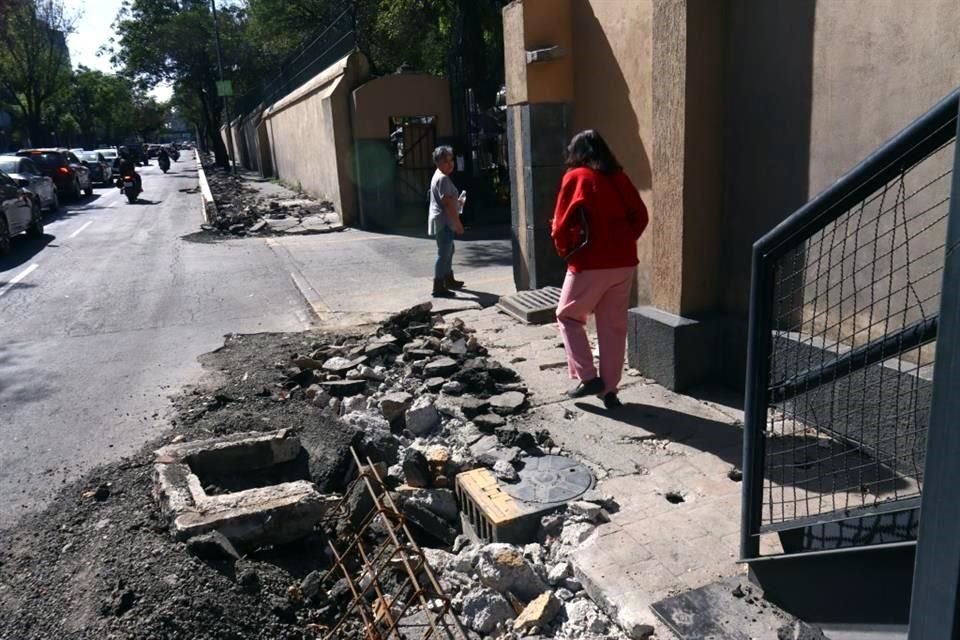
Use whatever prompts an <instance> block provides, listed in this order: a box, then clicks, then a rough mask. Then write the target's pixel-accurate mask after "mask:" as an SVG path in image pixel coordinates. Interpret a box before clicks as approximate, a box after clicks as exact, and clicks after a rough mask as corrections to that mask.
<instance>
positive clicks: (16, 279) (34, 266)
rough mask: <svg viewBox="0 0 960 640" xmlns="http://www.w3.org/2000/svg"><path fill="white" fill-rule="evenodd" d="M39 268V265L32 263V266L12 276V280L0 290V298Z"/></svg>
mask: <svg viewBox="0 0 960 640" xmlns="http://www.w3.org/2000/svg"><path fill="white" fill-rule="evenodd" d="M39 267H40V265H38V264H37V263H36V262H34V263H33V264H32V265H30V266H29V267H27V268H26V269H24V270H23V271H21V272H20V273H18V274H17V275H16V276H14V278H13V280H11V281H10V282H8V283H7V284H6V285H4V287H3V288H2V289H0V297H2V296H3V294H5V293H6V292H7V291H10V289H13V287H14V286H16V284H17V283H18V282H20V281H21V280H23V279H24V278H26V277H27V276H28V275H30V274H31V273H33V272H34V271H36V270H37V268H39Z"/></svg>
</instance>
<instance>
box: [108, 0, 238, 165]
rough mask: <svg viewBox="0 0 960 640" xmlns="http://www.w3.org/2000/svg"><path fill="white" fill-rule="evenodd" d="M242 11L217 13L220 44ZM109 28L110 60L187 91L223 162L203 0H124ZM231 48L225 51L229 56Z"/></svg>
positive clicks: (135, 74)
mask: <svg viewBox="0 0 960 640" xmlns="http://www.w3.org/2000/svg"><path fill="white" fill-rule="evenodd" d="M243 16H244V12H243V10H242V9H241V8H238V7H225V8H223V9H222V10H221V11H220V12H219V22H220V27H221V31H222V32H223V33H224V34H225V35H226V36H228V37H226V38H224V44H225V46H226V45H230V43H231V42H234V41H235V40H236V39H237V38H234V37H231V34H235V33H237V32H239V31H242V29H243V26H242V25H243V22H244V19H243ZM115 32H116V46H115V47H114V48H113V60H114V62H115V63H116V64H118V65H120V66H122V67H123V68H124V69H125V70H126V72H127V73H128V74H129V75H130V76H131V77H132V78H134V79H136V80H139V81H143V82H145V83H147V84H150V85H153V84H157V83H160V82H169V83H172V84H173V85H174V87H175V90H177V91H178V92H180V93H187V94H189V96H190V98H189V100H188V101H189V102H190V103H191V104H192V106H194V107H196V109H195V110H194V113H195V114H196V115H198V116H199V117H200V119H201V130H203V131H205V132H206V133H207V136H208V138H209V140H210V142H211V143H212V144H213V148H214V152H215V154H216V157H217V161H218V163H220V164H226V163H227V153H226V149H225V147H224V145H223V141H222V140H221V139H220V135H219V129H220V125H221V122H222V117H221V111H220V105H221V100H220V99H219V98H217V92H216V81H217V79H218V77H219V75H218V68H217V50H216V39H215V35H214V33H215V32H214V25H213V18H212V15H211V12H210V5H209V4H208V2H207V1H206V0H126V1H125V2H124V5H123V9H122V10H121V13H120V15H119V16H118V18H117V22H116V23H115ZM234 53H236V52H235V51H233V50H231V55H233V54H234ZM224 57H225V58H227V59H228V60H234V59H236V57H227V56H224ZM237 57H238V56H237ZM230 64H235V63H230ZM180 101H181V102H185V101H187V100H186V99H185V98H181V100H180Z"/></svg>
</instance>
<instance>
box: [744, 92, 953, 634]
mask: <svg viewBox="0 0 960 640" xmlns="http://www.w3.org/2000/svg"><path fill="white" fill-rule="evenodd" d="M958 100H960V92H955V93H954V94H952V95H951V96H949V97H948V98H946V99H944V100H943V101H941V102H940V103H939V104H937V105H936V106H935V107H934V108H933V109H931V110H930V111H929V112H928V113H926V114H925V115H923V116H922V117H920V118H919V119H918V120H916V121H915V122H914V123H913V124H911V125H910V126H909V127H907V128H906V129H904V130H903V131H902V132H901V133H900V134H898V135H897V136H896V137H894V138H893V139H892V140H890V141H889V142H888V143H886V144H885V145H883V146H882V147H881V148H879V149H878V150H877V151H875V152H874V153H873V154H871V156H870V157H868V158H867V159H865V160H864V161H863V162H862V163H861V164H860V165H858V166H857V167H855V168H854V169H853V170H851V171H850V173H848V174H847V175H845V176H843V177H842V178H840V179H839V180H838V181H837V182H836V183H835V184H834V185H833V186H831V187H830V188H829V189H827V190H826V191H824V192H823V193H822V194H820V195H819V196H817V197H816V198H814V199H813V200H811V201H810V202H809V203H807V204H806V205H805V206H804V207H802V208H801V209H800V210H798V211H797V212H795V213H794V214H793V215H791V216H790V217H789V218H788V219H787V220H785V221H784V222H783V223H781V224H780V225H778V226H777V227H776V228H775V229H773V230H772V231H771V232H770V233H768V234H767V235H765V236H764V237H763V238H761V239H760V240H759V241H758V242H757V243H756V245H754V251H753V280H752V284H751V301H750V305H751V307H750V329H749V348H748V362H747V367H748V373H747V397H746V424H745V445H744V446H745V448H744V477H743V480H744V487H743V489H744V493H743V514H742V515H743V525H742V531H741V534H742V543H741V553H742V557H743V559H744V560H746V561H747V562H749V563H750V564H751V569H752V570H753V571H754V572H755V574H756V575H758V576H760V575H763V576H765V577H766V580H767V582H768V584H771V585H781V586H782V589H783V591H784V592H781V593H778V594H776V596H777V597H779V598H781V599H783V600H788V601H791V602H792V603H795V604H796V606H798V607H800V606H807V605H805V604H804V603H808V604H809V603H811V602H813V601H814V600H815V599H816V597H817V596H818V595H821V596H823V597H821V598H820V600H817V601H816V604H815V605H809V608H808V611H810V612H812V613H814V614H822V613H823V609H824V608H827V607H829V606H830V602H829V600H830V597H832V596H829V595H823V594H827V593H828V592H830V591H831V590H830V588H829V585H844V586H845V587H846V588H847V589H848V591H847V593H851V592H856V593H855V594H854V595H851V596H850V599H847V600H846V601H845V602H844V606H847V607H850V606H851V604H850V603H851V599H852V600H855V599H856V596H858V595H864V600H865V602H866V605H867V607H868V608H867V611H869V614H870V615H874V614H876V616H877V619H878V621H880V622H883V623H888V622H892V621H896V620H902V621H903V622H906V616H907V615H908V612H909V598H910V596H909V594H910V589H911V583H912V584H913V598H914V612H913V615H912V616H911V621H912V624H911V638H938V639H939V638H948V637H956V636H951V634H950V633H949V632H947V633H946V635H942V634H943V633H944V631H945V630H944V626H943V625H944V621H946V624H951V623H952V622H953V616H945V612H944V610H945V609H946V608H948V607H947V605H946V604H944V603H945V602H947V601H950V602H955V600H950V598H955V597H956V595H957V593H958V591H957V582H958V577H960V576H958V573H960V564H958V563H957V562H955V560H960V506H958V505H957V504H956V503H957V502H958V500H957V498H956V494H957V493H958V492H957V491H956V490H954V489H953V487H954V486H956V485H957V476H956V473H957V472H956V468H957V465H958V464H960V463H958V462H957V460H958V457H957V456H960V437H958V436H955V435H953V434H954V433H957V432H958V431H960V424H958V423H957V413H958V407H960V403H958V391H957V390H958V389H960V386H958V385H960V381H958V378H957V377H956V375H957V374H960V358H958V357H957V356H956V354H957V353H958V352H957V349H958V348H960V343H958V337H957V336H956V333H957V331H958V327H956V326H953V325H951V326H950V327H947V325H946V323H947V322H953V323H956V321H957V320H956V316H957V307H958V304H960V303H958V299H957V296H958V294H957V290H958V287H960V280H958V278H960V263H958V258H960V255H958V254H957V252H956V248H957V244H958V240H960V196H958V194H960V187H958V183H960V176H958V172H957V171H956V170H955V165H956V163H957V162H960V158H958V155H957V142H956V141H957V124H958V122H957V121H958V117H957V115H958ZM948 227H949V229H948ZM948 335H950V336H951V338H950V339H947V336H948ZM948 415H949V416H950V417H949V418H948V417H947V416H948ZM938 417H939V419H938ZM937 443H941V444H937ZM946 452H950V453H949V455H951V456H953V457H952V459H951V458H947V459H944V456H947V455H948V454H947V453H946ZM938 461H939V462H938ZM934 472H937V473H938V475H937V476H934V475H933V473H934ZM950 473H953V475H952V476H950ZM948 494H953V497H951V498H947V497H946V496H947V495H948ZM934 496H936V497H934ZM921 501H922V504H923V511H922V513H923V516H924V517H923V521H922V523H921V520H920V513H921V510H920V506H921ZM945 523H948V524H945ZM948 525H949V527H950V530H951V531H952V535H945V531H946V530H945V529H942V527H945V526H948ZM935 529H941V530H940V531H937V532H936V534H935V535H927V532H929V531H932V530H935ZM764 535H774V536H777V537H778V539H779V543H780V545H781V547H782V553H781V554H774V556H773V557H769V556H768V557H762V556H761V554H760V538H761V536H764ZM918 538H919V543H918V542H917V540H918ZM938 544H939V545H940V548H939V549H936V548H937V545H938ZM930 545H933V546H930ZM943 545H945V546H943ZM914 549H916V555H917V558H918V560H917V574H916V575H917V578H916V580H915V581H914V580H912V577H913V553H914ZM934 549H936V551H934ZM868 558H869V559H868ZM884 567H887V568H890V569H891V570H890V571H887V573H883V571H884ZM893 567H896V571H893V570H892V568H893ZM934 574H936V575H934ZM800 576H804V579H803V580H800V579H798V578H799V577H800ZM784 578H787V579H784ZM811 579H812V580H816V581H817V582H818V583H819V584H820V585H821V588H819V589H812V588H810V587H809V585H808V584H806V582H807V581H808V580H811ZM762 581H763V580H761V582H762ZM884 581H887V584H883V582H884ZM891 582H896V583H897V584H891ZM801 583H804V584H801ZM854 583H856V584H857V588H852V586H851V585H852V584H854ZM903 583H905V584H903ZM934 583H935V584H936V586H935V587H934V588H931V584H934ZM765 588H766V587H765ZM770 590H771V589H768V591H770ZM791 591H792V592H794V593H792V594H791V593H788V592H791ZM893 591H897V592H899V593H900V594H901V596H899V597H898V599H897V600H896V601H894V600H889V601H885V600H883V598H884V597H885V596H884V594H885V593H890V592H893ZM785 592H787V593H785ZM798 592H802V593H798ZM932 594H935V596H936V597H935V596H934V595H932ZM918 596H923V597H921V598H920V601H919V602H920V603H922V604H918V599H917V598H918ZM871 598H873V601H872V602H871V601H870V599H871ZM885 603H886V604H885ZM938 603H939V606H934V605H937V604H938ZM796 613H799V612H796ZM842 614H843V612H842V611H841V612H839V615H842ZM921 618H922V619H923V620H924V621H925V624H926V625H927V627H928V628H927V630H925V632H921V631H920V629H919V627H915V626H914V625H913V623H915V622H916V621H917V620H919V619H921ZM935 620H936V621H938V622H936V623H934V622H933V621H935ZM931 625H932V626H931ZM933 627H936V628H937V629H936V631H931V629H932V628H933ZM938 634H941V635H938Z"/></svg>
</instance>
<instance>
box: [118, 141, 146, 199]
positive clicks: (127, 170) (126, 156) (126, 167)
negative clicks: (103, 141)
mask: <svg viewBox="0 0 960 640" xmlns="http://www.w3.org/2000/svg"><path fill="white" fill-rule="evenodd" d="M118 153H119V154H120V167H119V169H120V178H119V179H118V180H117V186H118V187H120V188H121V189H123V179H124V178H125V177H127V176H133V179H134V180H135V181H136V183H137V189H138V190H139V191H140V192H141V193H142V192H143V180H141V178H140V174H139V173H137V163H136V162H134V161H133V159H132V158H131V156H130V150H129V149H127V148H126V147H120V149H119V150H118Z"/></svg>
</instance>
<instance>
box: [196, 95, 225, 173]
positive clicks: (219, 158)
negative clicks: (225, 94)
mask: <svg viewBox="0 0 960 640" xmlns="http://www.w3.org/2000/svg"><path fill="white" fill-rule="evenodd" d="M199 94H200V105H201V107H202V109H201V110H202V111H203V119H204V120H206V127H205V129H206V131H207V139H208V140H209V141H210V144H211V146H212V147H213V157H214V161H215V162H216V164H217V166H218V167H224V168H229V167H230V157H229V156H228V155H227V146H226V145H225V144H224V142H223V137H222V136H221V135H220V114H219V113H218V112H216V111H214V110H212V109H211V108H210V105H209V104H208V103H207V94H206V93H203V92H202V91H201V92H199Z"/></svg>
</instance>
